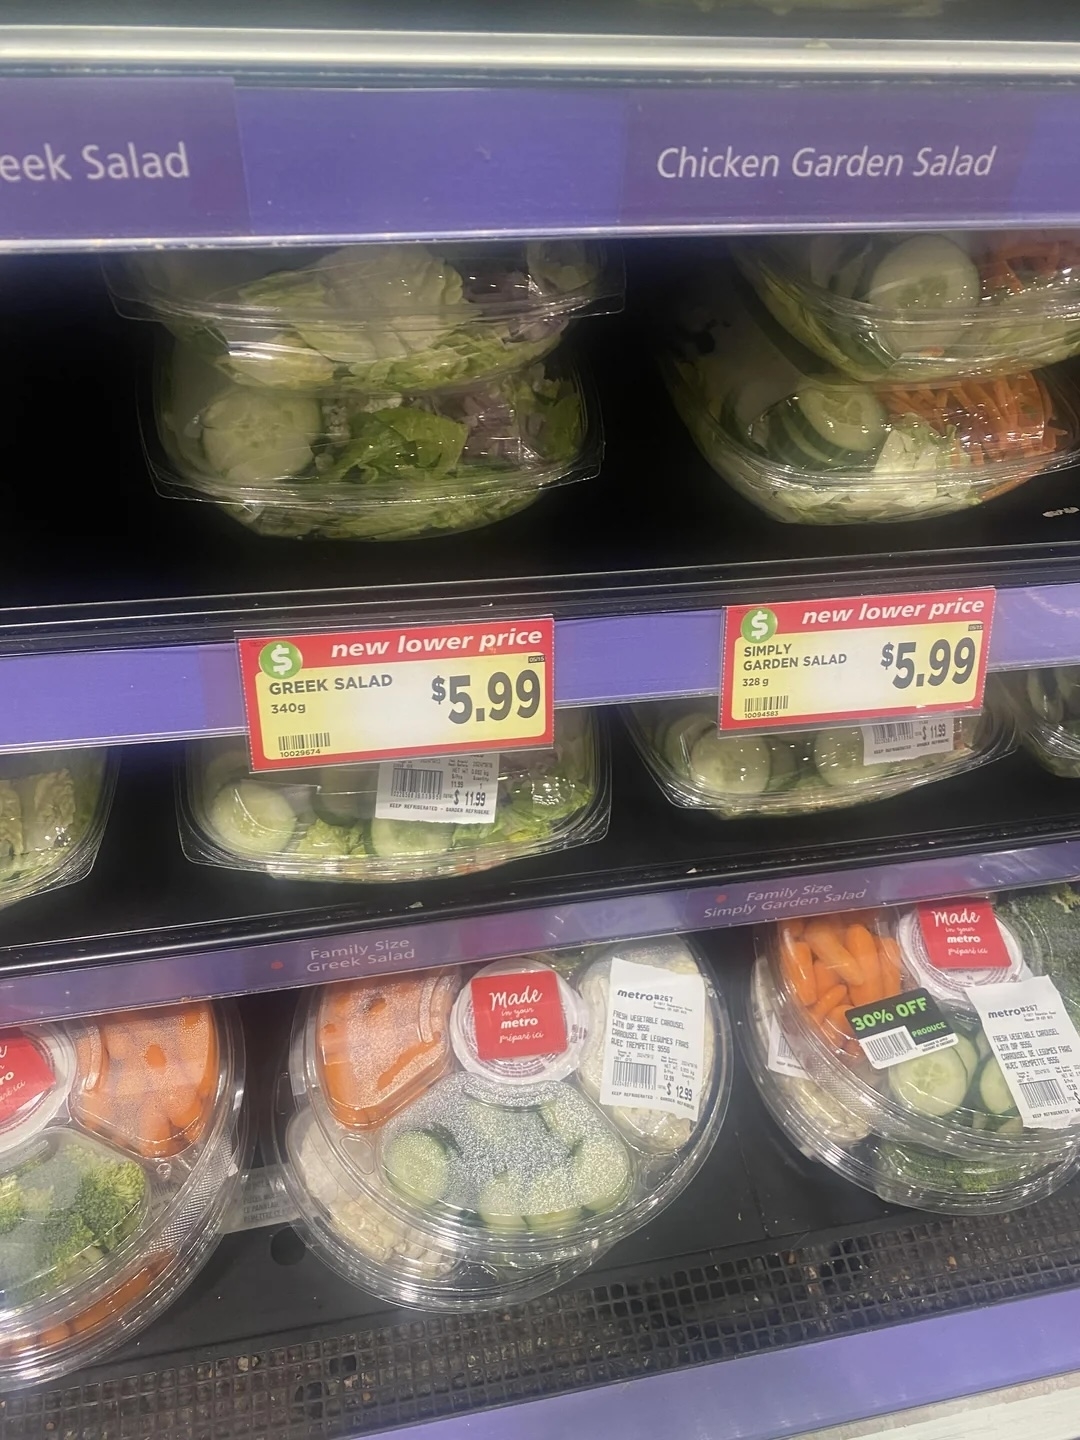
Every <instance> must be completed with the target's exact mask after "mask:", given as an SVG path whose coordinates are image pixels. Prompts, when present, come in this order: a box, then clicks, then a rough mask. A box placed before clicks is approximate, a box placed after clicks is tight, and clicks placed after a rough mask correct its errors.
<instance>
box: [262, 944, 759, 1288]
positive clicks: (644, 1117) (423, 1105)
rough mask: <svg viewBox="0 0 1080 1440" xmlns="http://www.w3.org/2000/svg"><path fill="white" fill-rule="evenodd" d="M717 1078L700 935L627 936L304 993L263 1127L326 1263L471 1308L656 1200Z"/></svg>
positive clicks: (693, 1163) (725, 1066) (524, 1284)
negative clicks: (617, 941) (271, 1116)
mask: <svg viewBox="0 0 1080 1440" xmlns="http://www.w3.org/2000/svg"><path fill="white" fill-rule="evenodd" d="M628 1041H632V1042H633V1043H628ZM677 1041H678V1042H682V1043H679V1044H677V1043H676V1042H677ZM730 1083H731V1041H730V1033H729V1027H728V1022H727V1016H726V1012H725V1010H724V1007H723V1004H722V1002H721V1000H720V998H719V996H718V995H717V994H716V992H715V990H714V989H713V987H712V985H711V983H710V981H709V979H708V977H707V975H706V973H705V971H704V970H703V968H702V967H701V966H700V965H699V963H698V960H697V958H696V956H695V954H694V952H693V950H692V949H691V948H690V947H689V946H688V945H687V944H686V943H685V942H684V941H683V940H681V939H678V938H674V937H672V938H662V939H658V940H649V941H634V942H629V943H626V944H622V945H611V946H596V947H592V948H590V949H587V950H585V951H581V950H578V951H575V952H572V953H562V954H549V953H544V954H536V955H529V956H524V957H520V958H517V959H512V960H504V961H499V962H497V963H495V964H492V965H488V966H485V967H482V968H480V969H476V968H473V969H471V970H464V969H461V968H459V967H450V968H445V969H440V970H429V971H424V972H422V973H419V974H415V975H403V976H396V977H395V976H386V977H383V976H372V977H368V978H365V979H362V980H356V981H352V982H345V983H339V984H334V985H328V986H325V987H323V988H321V989H318V990H315V991H314V992H313V993H312V994H311V995H310V996H309V997H307V998H306V999H305V1000H304V1001H302V1002H301V1005H300V1008H299V1010H298V1013H297V1017H296V1022H295V1025H294V1028H293V1035H292V1041H291V1047H290V1053H289V1059H288V1065H287V1067H286V1069H285V1071H284V1072H283V1074H282V1076H281V1078H280V1081H279V1084H278V1088H277V1096H276V1105H275V1120H274V1127H273V1134H274V1137H275V1143H276V1147H277V1156H278V1160H279V1162H280V1164H281V1167H282V1168H281V1175H282V1184H283V1185H284V1186H285V1187H286V1189H287V1191H288V1193H289V1196H290V1198H291V1200H292V1203H293V1205H294V1207H295V1208H296V1210H297V1211H298V1212H299V1214H300V1216H301V1225H302V1228H303V1231H304V1234H305V1237H306V1238H307V1240H308V1242H309V1244H310V1245H311V1246H312V1248H313V1249H314V1250H315V1251H316V1252H317V1253H319V1254H320V1255H322V1256H323V1258H324V1259H325V1260H326V1261H327V1262H328V1263H329V1264H331V1265H333V1266H335V1267H336V1268H337V1269H338V1270H339V1271H340V1272H341V1273H342V1274H344V1275H346V1276H347V1277H348V1278H349V1279H351V1280H352V1281H353V1282H354V1283H355V1284H357V1285H360V1286H361V1287H363V1288H364V1289H366V1290H369V1291H371V1292H373V1293H374V1294H376V1295H378V1296H380V1297H381V1298H383V1299H387V1300H391V1301H394V1302H396V1303H401V1304H406V1305H414V1306H417V1307H419V1308H423V1309H431V1310H472V1309H476V1308H483V1307H487V1306H493V1305H497V1304H505V1303H509V1302H511V1301H513V1300H523V1299H525V1298H528V1297H529V1296H535V1295H539V1294H542V1293H544V1292H546V1291H548V1290H551V1289H553V1288H554V1287H555V1286H557V1285H558V1284H560V1283H561V1282H562V1281H564V1280H566V1279H568V1278H570V1277H572V1276H573V1275H575V1274H577V1273H579V1272H580V1271H581V1270H583V1269H584V1268H585V1267H586V1266H587V1265H589V1264H590V1263H592V1261H594V1260H595V1259H596V1258H597V1257H598V1256H599V1255H601V1254H602V1253H603V1252H604V1251H605V1250H606V1249H608V1247H610V1246H611V1245H612V1244H614V1242H615V1241H616V1240H618V1239H621V1238H622V1237H623V1236H625V1235H627V1234H629V1233H630V1232H632V1231H633V1230H635V1229H637V1228H639V1227H640V1226H641V1225H643V1224H644V1223H645V1222H646V1221H647V1220H648V1219H649V1218H651V1217H652V1216H653V1215H655V1214H656V1213H657V1212H658V1211H659V1210H660V1209H662V1208H663V1207H664V1206H666V1205H668V1204H669V1203H670V1202H671V1201H672V1200H673V1199H674V1198H675V1196H676V1195H678V1194H679V1193H680V1192H681V1190H682V1189H683V1188H684V1187H685V1186H686V1185H687V1184H688V1183H689V1182H690V1180H691V1178H692V1177H693V1175H694V1174H696V1172H697V1171H698V1169H699V1168H700V1166H701V1165H702V1163H703V1162H704V1160H705V1158H706V1156H707V1155H708V1153H709V1151H710V1149H711V1147H712V1145H713V1142H714V1140H715V1138H716V1136H717V1134H718V1132H719V1129H720V1127H721V1125H722V1123H723V1120H724V1115H725V1112H726V1108H727V1103H728V1093H729V1089H730Z"/></svg>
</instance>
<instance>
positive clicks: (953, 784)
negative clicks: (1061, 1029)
mask: <svg viewBox="0 0 1080 1440" xmlns="http://www.w3.org/2000/svg"><path fill="white" fill-rule="evenodd" d="M609 728H610V729H611V731H612V740H613V744H612V750H613V785H612V790H613V797H614V799H613V812H612V823H611V827H610V829H609V832H608V834H607V836H606V838H604V839H603V840H601V841H599V842H596V843H593V844H591V845H586V846H582V847H579V848H577V849H571V850H566V851H562V852H559V853H556V854H552V855H547V856H541V857H537V858H535V859H532V860H523V861H518V862H515V863H513V864H511V865H509V866H503V867H502V868H500V869H496V870H489V871H486V872H484V873H481V874H477V875H472V876H464V877H454V878H449V879H443V880H434V881H425V882H423V883H403V884H398V885H388V884H382V885H342V884H332V883H313V882H304V881H287V880H278V879H274V878H272V877H269V876H265V875H261V874H251V873H247V872H243V871H232V870H226V869H223V868H216V867H213V866H208V865H201V864H193V863H192V862H190V861H189V860H187V859H186V858H185V856H184V854H183V852H182V850H181V848H180V842H179V837H178V834H177V829H176V822H175V819H174V799H173V778H174V767H173V764H172V760H173V758H174V756H178V753H179V751H178V747H165V746H154V747H146V748H145V749H143V748H139V747H133V748H130V749H126V750H124V751H122V752H121V775H120V782H119V787H118V791H117V797H116V802H115V805H114V808H113V812H112V815H111V816H110V819H109V824H108V826H107V828H106V832H105V839H104V842H103V844H102V848H101V853H100V855H99V858H98V861H97V864H96V866H95V867H94V869H93V871H92V872H91V874H90V876H89V877H88V878H87V879H86V880H83V881H81V882H80V883H78V884H76V885H71V886H68V887H66V888H64V889H60V890H55V891H52V892H48V893H46V894H43V895H40V896H37V897H34V898H33V899H30V900H27V901H24V902H22V903H21V904H19V905H16V906H14V907H12V908H10V909H8V910H5V911H3V912H0V975H3V976H5V977H7V978H11V977H13V976H15V975H17V974H20V973H30V972H34V971H44V970H59V969H62V968H64V967H68V966H81V965H87V964H96V963H101V962H107V961H110V960H119V959H129V958H133V957H147V958H152V957H153V956H154V955H164V954H169V953H175V952H177V951H180V950H212V949H214V948H216V947H220V946H226V945H234V944H245V943H257V942H259V941H264V940H284V939H290V938H296V937H302V936H317V935H327V936H329V935H333V934H335V933H343V932H346V931H354V930H363V929H366V928H373V927H375V926H386V925H393V924H401V925H407V926H409V927H414V926H416V925H417V924H419V923H420V922H421V921H423V920H435V919H441V918H451V917H463V916H467V915H477V914H482V913H486V912H492V911H507V910H512V909H518V908H523V907H531V906H536V905H541V904H544V905H556V906H557V905H558V904H560V903H565V902H570V901H573V900H578V899H586V898H595V897H599V896H617V895H628V894H634V893H638V892H642V891H648V890H660V889H665V888H674V887H681V886H687V885H711V884H715V883H721V884H723V883H729V882H733V881H735V880H752V879H755V878H759V877H760V878H767V877H785V876H792V875H797V874H800V873H811V872H813V871H822V870H833V869H838V868H843V867H845V866H859V867H866V866H868V865H873V864H876V863H881V864H885V863H888V862H890V861H893V860H901V859H905V858H907V859H913V858H918V857H925V856H928V855H936V856H941V857H944V856H949V855H961V854H965V853H971V852H973V851H981V850H995V849H1004V848H1015V847H1017V846H1022V845H1025V844H1038V843H1040V842H1050V841H1054V840H1061V839H1067V838H1070V837H1072V836H1075V835H1077V834H1080V785H1073V784H1071V783H1070V782H1068V781H1064V780H1061V779H1058V778H1056V777H1054V776H1051V775H1049V774H1047V773H1046V772H1044V771H1042V770H1040V769H1039V768H1038V767H1037V766H1036V765H1035V764H1034V762H1033V761H1031V760H1030V759H1028V758H1027V757H1026V756H1025V755H1022V754H1013V755H1010V756H1006V757H1005V758H1004V759H1002V760H997V761H994V762H992V763H991V766H990V768H986V769H982V768H980V769H976V770H973V771H971V772H969V773H968V774H966V775H960V776H956V777H954V778H952V779H949V780H944V781H940V782H938V783H936V784H933V785H927V786H923V787H921V788H919V789H916V790H913V791H911V792H909V793H908V794H907V795H903V796H899V797H896V798H895V799H892V800H887V801H882V802H880V803H875V804H870V805H863V806H859V807H856V808H854V809H851V810H844V811H834V812H832V813H825V814H816V815H805V816H791V817H786V818H784V819H776V820H774V819H745V820H740V821H727V822H724V821H721V820H719V819H717V818H715V817H714V816H712V815H710V814H708V813H706V812H699V811H693V810H683V809H680V808H678V807H677V806H674V805H671V804H670V803H669V802H668V800H667V799H666V797H665V796H664V795H663V794H662V793H661V792H660V790H659V789H658V787H657V786H656V785H655V784H654V783H653V781H652V780H651V778H650V777H649V776H648V774H647V773H646V772H645V770H644V767H643V766H642V765H641V763H640V761H639V760H638V758H637V756H636V755H635V754H634V753H633V752H632V750H631V747H630V745H629V742H628V740H627V739H626V737H625V735H624V733H623V732H622V729H621V725H620V724H618V723H617V722H616V721H615V717H612V723H611V725H610V727H609ZM1015 871H1016V863H1015V861H1012V862H1011V868H1010V881H1009V883H1011V884H1016V883H1018V880H1017V877H1016V874H1015ZM997 883H998V884H1000V882H997ZM994 885H995V881H994V878H993V866H992V865H989V866H988V867H987V887H988V888H990V889H992V888H994Z"/></svg>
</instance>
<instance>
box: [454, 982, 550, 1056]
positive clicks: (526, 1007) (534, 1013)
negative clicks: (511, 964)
mask: <svg viewBox="0 0 1080 1440" xmlns="http://www.w3.org/2000/svg"><path fill="white" fill-rule="evenodd" d="M471 990H472V1004H473V1016H474V1023H475V1025H476V1053H477V1056H478V1057H479V1058H480V1059H481V1060H510V1059H516V1058H518V1057H519V1056H525V1055H558V1054H559V1053H560V1052H561V1051H563V1050H565V1049H566V1044H567V1040H566V1016H565V1015H564V1014H563V1007H562V997H561V996H560V994H559V977H558V976H557V975H556V974H555V972H554V970H521V971H518V972H516V973H515V972H513V971H511V972H509V973H506V974H499V975H478V976H476V978H475V979H474V980H473V981H472V984H471Z"/></svg>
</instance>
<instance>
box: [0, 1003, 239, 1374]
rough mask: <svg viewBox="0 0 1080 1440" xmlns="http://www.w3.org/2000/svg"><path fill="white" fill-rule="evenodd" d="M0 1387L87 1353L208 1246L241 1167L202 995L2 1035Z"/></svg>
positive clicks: (137, 1324) (218, 1020)
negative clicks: (182, 1001) (197, 999)
mask: <svg viewBox="0 0 1080 1440" xmlns="http://www.w3.org/2000/svg"><path fill="white" fill-rule="evenodd" d="M0 1056H2V1057H3V1062H4V1063H3V1066H2V1067H0V1069H2V1074H0V1390H5V1389H8V1388H18V1387H19V1386H22V1385H25V1384H27V1383H29V1382H32V1381H41V1380H47V1379H51V1378H54V1377H56V1376H58V1375H62V1374H65V1373H67V1372H69V1371H72V1370H75V1369H78V1368H79V1367H80V1366H82V1365H85V1364H88V1363H90V1362H91V1361H92V1360H94V1359H96V1358H98V1357H99V1356H101V1355H102V1354H104V1353H106V1352H107V1351H109V1350H112V1349H114V1348H116V1347H117V1346H119V1345H120V1344H122V1343H123V1342H124V1341H126V1340H127V1339H128V1338H129V1337H130V1336H131V1335H133V1334H134V1333H136V1332H137V1331H138V1330H141V1329H142V1328H143V1326H145V1325H146V1324H147V1323H148V1322H149V1321H150V1320H151V1319H152V1318H153V1316H154V1315H156V1314H157V1313H158V1312H159V1311H160V1310H161V1309H163V1308H164V1306H165V1305H167V1304H169V1303H170V1302H171V1301H172V1300H173V1299H174V1298H175V1297H176V1295H177V1293H178V1292H179V1291H180V1290H181V1289H183V1287H184V1286H186V1285H187V1284H188V1283H189V1282H190V1281H191V1279H192V1278H193V1277H194V1275H195V1274H196V1272H197V1271H198V1269H199V1267H200V1266H201V1265H202V1264H203V1262H204V1261H205V1260H206V1259H207V1257H208V1256H209V1254H210V1252H211V1250H212V1249H213V1247H214V1245H215V1243H216V1241H217V1237H218V1234H219V1231H220V1227H221V1223H222V1221H223V1219H224V1216H225V1213H226V1211H227V1210H228V1207H229V1205H230V1204H231V1202H232V1200H233V1197H234V1195H235V1193H236V1191H237V1187H238V1185H239V1180H240V1173H241V1171H242V1169H243V1166H244V1164H245V1163H246V1149H245V1126H244V1123H243V1118H242V1111H241V1098H242V1091H243V1051H242V1046H241V1043H240V1038H239V1034H238V1031H237V1028H236V1026H235V1024H234V1022H233V1020H232V1017H231V1015H230V1014H229V1012H228V1011H227V1010H224V1009H220V1008H219V1007H217V1006H214V1005H211V1004H208V1003H192V1004H187V1005H176V1006H170V1007H166V1008H162V1009H155V1010H142V1011H128V1012H121V1013H117V1014H110V1015H102V1016H99V1017H97V1018H95V1019H92V1020H82V1021H72V1022H68V1023H65V1024H63V1025H39V1026H34V1027H30V1026H27V1027H25V1028H23V1029H7V1030H3V1031H0Z"/></svg>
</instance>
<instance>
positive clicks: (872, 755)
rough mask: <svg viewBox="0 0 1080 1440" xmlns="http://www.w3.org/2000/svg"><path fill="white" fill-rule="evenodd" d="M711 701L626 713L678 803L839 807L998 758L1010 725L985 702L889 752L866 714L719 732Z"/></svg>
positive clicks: (758, 811)
mask: <svg viewBox="0 0 1080 1440" xmlns="http://www.w3.org/2000/svg"><path fill="white" fill-rule="evenodd" d="M717 708H718V707H717V704H716V700H715V697H713V698H712V699H711V700H710V699H706V698H702V699H700V700H661V701H655V702H652V703H650V704H642V705H634V706H631V707H629V708H628V709H627V710H626V711H625V712H624V713H625V715H626V720H627V725H628V727H629V730H630V735H631V738H632V739H633V741H634V745H635V748H636V749H637V751H638V753H639V754H640V755H641V757H642V759H643V760H644V761H645V764H646V765H647V766H648V767H649V770H650V771H651V773H652V775H653V777H654V779H655V780H656V781H657V783H658V784H659V786H660V788H661V789H662V790H663V791H664V793H665V794H666V795H667V797H668V799H669V800H672V801H673V802H674V803H675V804H676V805H683V806H687V807H688V808H694V809H705V810H712V811H714V812H715V813H716V814H717V815H720V816H723V817H724V818H725V819H727V818H735V817H738V816H740V815H795V814H804V813H808V812H810V811H814V810H843V809H847V808H849V807H850V806H852V805H862V804H866V803H867V802H869V801H873V800H885V799H888V798H889V797H890V796H892V795H902V794H905V793H906V792H907V791H908V790H913V789H914V788H915V787H916V786H919V785H929V784H932V783H933V782H935V781H938V780H946V779H948V778H949V777H950V776H952V775H958V774H961V773H962V772H964V771H966V770H971V769H973V768H974V767H975V766H977V765H984V764H986V763H987V762H988V761H990V760H994V759H997V758H998V757H999V756H1001V755H1003V754H1005V753H1006V752H1007V751H1008V750H1009V749H1010V747H1011V727H1010V726H1009V724H1008V723H1007V721H1006V720H1005V719H1004V718H1003V717H999V716H998V715H997V714H996V712H994V711H992V710H990V709H987V710H984V711H983V712H982V713H980V714H978V715H946V716H940V717H935V721H936V728H937V730H938V731H939V732H940V736H941V738H940V740H939V741H938V742H936V748H934V749H930V750H928V751H927V752H926V753H924V754H920V755H909V756H907V757H905V758H899V759H896V758H893V759H890V758H889V751H890V744H889V742H885V743H881V742H880V741H879V738H878V737H879V732H880V733H881V734H889V733H891V732H890V730H889V728H888V727H885V728H884V729H883V727H882V726H880V725H875V724H873V723H870V724H867V725H830V726H827V727H822V728H820V729H816V730H783V731H770V732H761V733H756V732H755V733H748V732H745V731H740V732H732V733H730V734H724V733H721V731H720V730H719V728H718V726H717V721H716V716H717Z"/></svg>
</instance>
